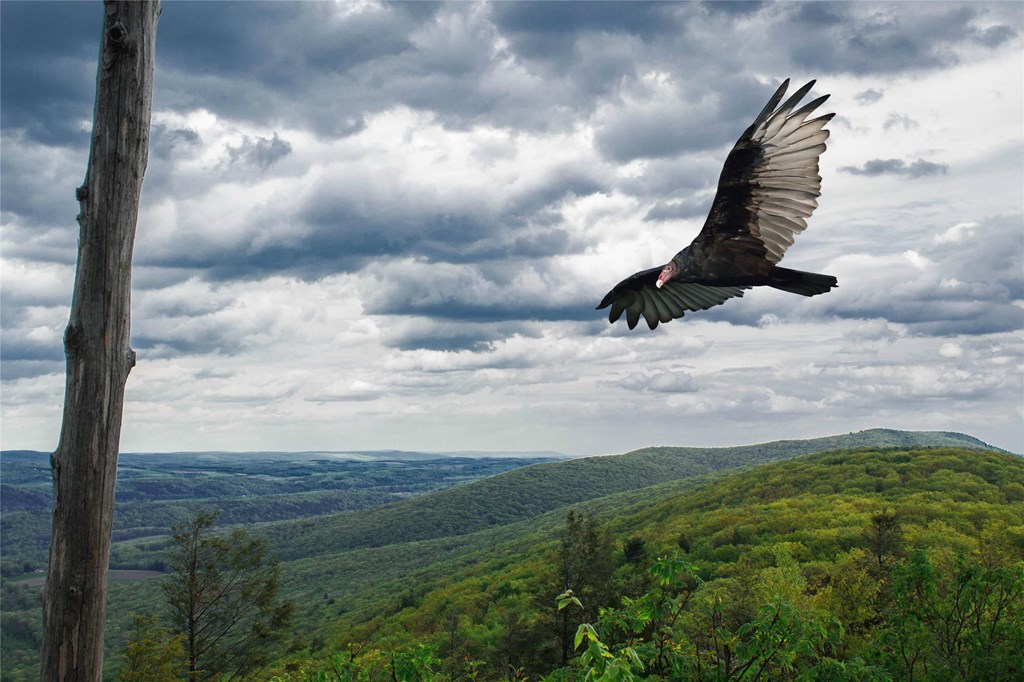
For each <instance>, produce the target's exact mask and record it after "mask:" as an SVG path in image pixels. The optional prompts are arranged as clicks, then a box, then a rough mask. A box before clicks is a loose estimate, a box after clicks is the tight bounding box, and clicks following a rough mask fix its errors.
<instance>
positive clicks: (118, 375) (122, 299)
mask: <svg viewBox="0 0 1024 682" xmlns="http://www.w3.org/2000/svg"><path fill="white" fill-rule="evenodd" d="M159 14H160V4H159V0H156V1H153V2H132V1H120V2H114V1H111V0H107V1H106V2H105V3H104V19H103V34H102V38H101V47H100V61H99V68H98V75H97V79H96V108H95V112H94V120H93V132H92V145H91V148H90V152H89V165H88V168H87V170H86V177H85V184H83V185H82V186H81V187H79V188H78V190H77V191H76V193H75V196H76V198H77V199H78V201H79V203H80V206H81V213H80V215H79V216H78V222H79V226H80V232H79V243H78V269H77V272H76V275H75V290H74V294H73V296H72V301H71V315H70V320H69V322H68V326H67V330H66V331H65V333H64V348H65V353H66V355H67V383H66V387H65V394H64V421H63V424H62V426H61V433H60V442H59V443H58V445H57V450H56V452H54V454H53V456H52V458H51V465H52V467H53V491H54V510H53V531H52V534H51V544H50V565H49V573H48V576H47V581H46V588H45V590H44V591H43V648H42V655H41V667H40V676H39V679H40V680H42V681H44V682H53V681H55V680H60V681H63V680H77V681H89V682H93V681H98V680H100V678H101V673H102V668H103V620H104V614H105V610H106V609H105V602H106V594H107V565H108V560H109V554H110V529H111V524H112V521H113V517H114V483H115V478H116V475H117V455H118V446H119V441H120V437H121V412H122V408H123V405H124V385H125V381H126V380H127V378H128V372H129V371H131V368H132V366H133V365H134V364H135V353H134V351H132V349H131V347H130V346H129V307H130V300H131V261H132V249H133V247H134V243H135V223H136V220H137V218H138V212H139V194H140V192H141V191H142V178H143V174H144V173H145V170H146V162H147V159H148V152H149V123H150V111H151V109H152V101H153V63H154V57H155V46H156V22H157V16H158V15H159Z"/></svg>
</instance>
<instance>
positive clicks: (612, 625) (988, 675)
mask: <svg viewBox="0 0 1024 682" xmlns="http://www.w3.org/2000/svg"><path fill="white" fill-rule="evenodd" d="M5 472H6V470H5ZM7 481H8V479H7V478H6V473H5V483H6V482H7ZM194 501H195V502H196V503H197V507H201V506H204V505H205V506H206V507H207V508H209V507H211V506H214V505H211V502H212V500H210V499H204V500H194ZM6 516H7V514H6V512H5V517H6ZM240 528H242V529H244V530H245V532H248V533H251V534H252V535H253V536H256V537H259V538H260V539H261V542H265V543H266V547H267V548H268V550H269V551H270V552H271V553H272V554H273V555H274V556H275V557H276V560H279V561H280V576H281V580H280V590H281V594H282V595H283V596H285V597H287V598H288V599H289V600H291V601H293V602H294V604H295V606H296V608H295V612H294V614H293V617H292V619H291V621H290V623H289V627H288V631H287V633H286V634H285V636H283V637H281V638H280V641H279V642H278V643H277V644H275V648H274V650H273V652H272V655H269V656H268V657H267V661H266V665H263V666H262V667H261V669H260V670H259V671H258V672H256V673H253V674H252V676H251V679H261V680H277V681H279V682H286V681H287V682H292V681H299V680H366V681H372V680H547V681H555V680H558V681H562V680H783V679H792V680H796V679H800V680H1002V679H1007V680H1008V679H1020V678H1021V676H1022V675H1024V669H1022V665H1021V657H1020V651H1021V650H1024V463H1022V461H1021V458H1020V457H1018V456H1016V455H1012V454H1009V453H1005V452H1001V451H996V450H995V449H991V448H988V447H986V446H985V445H984V444H983V443H980V442H979V441H976V440H974V439H970V438H969V437H964V436H961V435H959V434H938V433H932V432H929V433H924V432H894V431H886V430H873V431H867V432H860V433H858V434H848V435H846V436H837V437H834V438H831V439H817V441H785V442H777V443H766V444H761V445H758V446H748V447H746V448H732V449H729V448H716V449H697V448H649V449H646V450H641V451H637V452H633V453H628V454H625V455H618V456H608V457H599V458H586V459H578V460H565V461H551V462H543V463H535V464H531V465H529V466H518V467H517V468H515V469H513V470H509V471H505V472H504V473H501V474H498V475H493V476H486V477H483V478H479V479H478V480H474V481H472V482H465V481H464V482H462V483H461V484H458V485H455V486H454V487H449V488H448V489H446V490H442V491H438V492H431V493H426V494H422V495H418V496H416V497H413V498H411V499H405V500H401V501H397V502H390V503H388V504H384V505H382V506H376V507H372V508H365V509H361V510H354V511H347V512H342V513H336V514H326V515H319V516H315V517H310V518H292V519H288V520H280V521H273V522H265V523H258V522H250V523H238V522H235V523H222V524H221V525H220V526H218V531H219V532H223V533H229V532H236V531H238V530H239V529H240ZM169 532H170V531H169V530H165V531H164V532H163V534H162V535H160V534H156V533H155V532H154V533H153V534H152V535H147V536H144V537H136V538H128V539H125V540H123V541H122V542H119V543H118V546H117V548H116V552H115V554H116V558H117V561H118V562H119V564H120V565H122V566H124V567H135V568H143V567H147V566H148V567H152V566H154V565H155V564H154V561H155V560H156V558H158V557H161V556H163V557H166V555H167V552H168V550H169V545H168V537H167V535H168V533H169ZM165 568H166V567H165ZM167 580H168V576H166V575H162V576H156V577H153V578H150V579H146V580H131V581H123V582H122V581H117V582H115V583H114V584H113V585H112V589H111V596H110V604H109V607H108V611H109V614H108V636H107V639H108V641H107V649H108V655H107V676H106V677H107V678H108V679H112V680H113V679H124V680H129V679H143V678H139V677H132V676H131V673H130V671H129V666H128V665H127V663H128V661H129V660H133V661H135V662H137V660H136V659H137V655H136V654H137V652H138V645H139V643H140V642H142V643H145V644H146V650H147V651H151V652H162V655H167V656H170V657H171V658H173V656H174V655H175V653H174V652H175V651H176V649H175V648H174V642H175V637H177V636H178V635H177V633H176V632H175V631H174V628H173V627H171V623H170V619H169V618H168V609H167V604H166V603H165V602H164V600H163V599H162V594H163V591H162V589H161V583H162V582H166V581H167ZM28 582H29V581H28V580H26V579H25V576H24V575H21V576H17V577H13V576H8V577H5V578H3V585H2V589H3V601H4V603H3V610H4V613H3V619H4V621H3V625H4V627H3V629H4V637H3V658H4V660H3V669H2V673H0V674H2V676H3V679H4V680H12V681H13V680H21V679H35V678H33V677H32V670H33V664H32V658H31V645H32V644H33V640H34V638H35V637H37V636H38V630H37V628H38V623H37V621H36V620H35V618H36V613H35V612H36V611H37V610H38V597H37V593H38V589H39V588H38V587H37V586H33V585H30V584H27V583H28ZM140 617H141V618H140ZM147 619H148V620H147ZM140 623H141V625H140ZM133 646H134V647H135V648H134V649H133ZM132 652H135V653H132ZM168 652H170V653H168ZM133 656H136V658H133ZM151 670H156V668H151ZM162 670H164V671H165V673H166V677H161V678H160V679H185V677H184V676H182V675H181V672H180V671H181V668H180V667H175V665H173V661H172V662H171V663H168V665H167V666H165V667H164V668H163V669H162ZM161 674H164V673H161ZM151 679H156V678H151ZM204 679H227V678H226V677H223V678H218V677H210V678H204Z"/></svg>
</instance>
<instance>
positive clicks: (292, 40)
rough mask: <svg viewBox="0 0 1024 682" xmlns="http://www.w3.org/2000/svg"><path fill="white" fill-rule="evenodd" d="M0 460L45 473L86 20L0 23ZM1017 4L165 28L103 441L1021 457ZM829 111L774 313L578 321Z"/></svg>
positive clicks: (76, 10)
mask: <svg viewBox="0 0 1024 682" xmlns="http://www.w3.org/2000/svg"><path fill="white" fill-rule="evenodd" d="M0 12H2V16H0V29H2V39H0V48H2V55H0V57H2V59H0V64H2V81H0V83H2V93H0V95H2V96H0V106H2V140H0V142H2V186H0V191H2V195H0V197H2V252H0V255H2V290H0V295H2V344H0V353H2V447H4V448H35V449H40V450H52V449H53V448H54V447H55V446H56V442H57V436H58V432H59V429H60V418H61V403H62V400H63V390H64V355H63V347H62V343H61V337H62V333H63V329H64V326H65V325H66V324H67V319H68V309H69V304H70V299H71V290H72V284H73V278H74V265H75V259H76V255H77V253H76V239H77V229H78V228H77V224H76V223H75V215H76V213H77V209H78V206H77V203H76V202H75V199H74V189H75V187H76V186H77V185H78V184H80V183H81V180H82V178H83V177H84V175H85V167H86V162H87V156H88V142H89V131H90V128H91V119H92V106H93V99H94V89H95V73H96V58H97V54H98V45H99V34H100V26H101V15H102V8H101V6H100V4H99V3H92V2H87V3H73V4H63V3H37V2H29V3H19V2H9V1H7V0H5V1H4V2H2V3H0ZM1022 15H1024V6H1022V5H1021V4H1020V3H1018V2H1006V3H992V4H986V3H979V2H965V3H954V2H940V3H934V4H931V3H925V2H916V3H899V4H896V3H893V4H872V3H849V4H847V3H843V4H826V3H792V4H770V3H725V4H715V3H710V4H699V3H682V4H674V3H668V4H642V3H626V4H617V3H597V4H587V3H582V2H580V3H577V2H566V3H554V4H547V3H469V2H458V3H452V4H428V3H412V4H381V3H377V2H372V1H371V2H351V3H334V2H329V3H273V2H261V3H228V2H221V3H187V2H172V1H167V2H165V3H164V9H163V15H162V16H161V18H160V22H159V30H158V32H157V67H156V85H155V92H154V110H153V130H152V139H151V151H150V159H149V168H148V171H147V173H146V180H145V187H144V191H143V195H142V208H141V215H140V220H139V225H138V232H137V240H136V251H135V259H134V277H133V281H134V292H133V313H132V345H133V347H134V348H135V350H136V351H137V353H138V365H137V366H136V367H135V369H134V370H133V371H132V373H131V375H130V377H129V379H128V385H127V393H126V408H125V418H124V429H123V433H122V450H124V451H169V450H204V449H206V450H212V449H228V450H246V449H282V450H306V449H332V450H346V449H379V448H401V449H425V450H458V449H486V450H514V449H516V450H526V449H545V450H546V449H551V450H559V451H562V452H566V453H571V454H591V453H613V452H623V451H626V450H629V449H632V448H636V447H641V446H646V445H669V444H678V445H733V444H743V443H752V442H759V441H765V440H771V439H778V438H802V437H811V436H820V435H829V434H835V433H842V432H847V431H853V430H859V429H863V428H870V427H875V426H882V427H891V428H900V429H929V430H931V429H938V430H951V431H961V432H966V433H969V434H971V435H974V436H977V437H979V438H982V439H984V440H986V441H988V442H990V443H992V444H995V445H998V446H1001V447H1004V448H1008V449H1011V450H1014V451H1016V452H1022V451H1024V414H1022V402H1024V398H1022V396H1024V369H1022V366H1024V334H1022V330H1024V225H1022V221H1024V189H1022V188H1024V130H1022V128H1024V123H1022V121H1024V94H1022V83H1024V60H1022V50H1024V36H1022V31H1024V17H1022ZM786 77H791V78H792V79H793V81H794V83H796V84H800V83H803V82H805V81H806V80H809V79H811V78H817V79H818V82H817V85H816V86H815V88H814V90H813V93H812V94H813V95H819V94H825V93H831V95H832V97H831V99H830V100H829V101H828V102H827V104H826V105H825V106H824V107H823V108H822V113H827V112H832V111H834V112H836V117H835V119H834V120H833V121H832V123H831V124H830V126H829V127H830V129H831V130H832V137H831V139H830V140H829V143H828V147H829V148H828V151H827V152H826V153H825V154H824V156H823V157H822V163H821V175H822V177H823V194H822V197H821V200H820V208H819V209H818V210H817V212H816V213H815V215H814V216H813V217H812V218H811V220H810V227H809V228H808V230H807V231H806V232H805V233H804V234H802V235H801V236H800V237H799V238H798V240H797V242H796V244H795V245H794V246H793V247H792V248H791V249H790V250H789V251H788V253H787V255H786V259H785V261H784V262H783V265H785V266H787V267H791V268H797V269H802V270H811V271H817V272H825V273H829V274H832V275H835V276H837V277H838V278H839V282H840V285H839V288H838V289H836V290H834V291H832V292H831V293H829V294H827V295H823V296H818V297H815V298H811V299H808V298H803V297H799V296H794V295H792V294H786V293H783V292H777V291H774V290H770V289H757V290H754V291H751V292H748V293H747V295H746V296H745V297H744V298H742V299H734V300H732V301H729V302H728V303H727V304H726V305H724V306H721V307H719V308H716V309H713V310H710V311H706V312H701V313H690V314H687V316H686V317H685V318H683V319H682V320H677V321H674V322H672V323H669V324H666V325H662V326H660V327H659V328H658V329H657V330H655V331H653V332H652V331H650V330H648V329H647V328H646V325H644V324H641V325H640V326H639V327H638V328H637V329H635V330H633V331H629V330H628V329H626V327H625V325H624V324H623V323H622V322H620V323H619V324H616V325H614V326H612V325H609V324H608V321H607V318H606V316H605V313H606V311H595V310H594V306H595V305H596V304H597V302H598V301H600V299H601V298H602V296H603V295H604V293H605V292H606V291H607V290H608V289H609V288H610V287H611V286H612V285H614V284H615V283H616V282H618V281H619V280H620V279H622V278H624V277H626V276H627V275H629V274H631V273H633V272H634V271H636V270H639V269H642V268H648V267H653V266H655V265H660V264H663V263H664V262H666V261H667V260H668V259H669V258H670V257H671V256H672V255H673V254H674V253H675V252H676V251H677V250H679V249H680V248H682V247H683V246H685V245H686V244H688V243H689V241H690V240H691V239H692V238H693V237H694V236H695V235H696V233H697V232H698V231H699V229H700V227H701V225H702V224H703V220H704V216H705V214H706V211H707V208H708V206H709V204H710V202H711V199H712V197H713V195H714V190H715V183H716V181H717V178H718V173H719V171H720V169H721V164H722V162H723V160H724V158H725V155H726V154H727V152H728V149H729V148H730V146H731V145H732V143H733V142H734V141H735V139H736V138H737V137H738V135H739V134H740V133H741V132H742V131H743V129H744V128H745V127H746V126H747V125H748V124H749V123H750V121H751V120H752V119H753V117H754V116H755V115H756V114H757V112H758V111H759V110H760V108H761V106H762V105H763V104H764V102H765V101H766V100H767V98H768V97H769V96H770V95H771V94H772V92H773V91H774V89H775V88H776V87H777V85H778V84H779V82H780V81H782V80H783V79H784V78H786Z"/></svg>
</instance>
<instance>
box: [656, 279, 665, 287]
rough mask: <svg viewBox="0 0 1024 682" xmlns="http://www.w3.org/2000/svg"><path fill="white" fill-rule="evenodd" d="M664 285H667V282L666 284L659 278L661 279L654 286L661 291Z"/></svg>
mask: <svg viewBox="0 0 1024 682" xmlns="http://www.w3.org/2000/svg"><path fill="white" fill-rule="evenodd" d="M664 283H665V282H664V280H662V279H661V278H660V277H659V278H658V281H657V282H655V283H654V286H656V287H658V288H659V289H660V288H661V285H662V284H664Z"/></svg>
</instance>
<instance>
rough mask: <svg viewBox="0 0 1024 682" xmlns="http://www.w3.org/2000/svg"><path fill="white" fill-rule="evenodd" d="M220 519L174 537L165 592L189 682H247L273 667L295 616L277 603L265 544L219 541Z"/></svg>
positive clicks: (285, 603)
mask: <svg viewBox="0 0 1024 682" xmlns="http://www.w3.org/2000/svg"><path fill="white" fill-rule="evenodd" d="M217 516H218V512H215V511H203V510H200V511H197V512H196V513H195V514H194V515H193V516H192V517H191V518H190V519H189V520H187V521H185V522H184V523H182V524H180V525H176V526H174V527H173V528H172V529H171V530H172V545H171V546H172V549H171V552H170V556H169V562H168V563H169V567H170V569H171V575H170V577H169V578H168V579H167V580H166V581H165V582H164V584H163V589H164V594H165V596H166V598H167V604H168V605H169V606H170V610H171V620H172V623H173V624H174V627H175V629H176V630H177V632H180V633H181V634H182V635H183V636H184V646H185V652H186V656H187V658H188V674H189V679H190V680H192V682H199V681H201V680H212V679H222V678H224V679H228V680H236V679H247V678H248V676H250V675H252V674H253V673H254V672H255V671H257V670H259V669H261V668H262V667H264V666H265V665H266V664H267V663H268V662H270V661H271V660H273V658H274V655H275V653H276V650H277V649H278V646H279V645H280V643H281V640H282V639H283V636H284V635H285V634H286V632H287V630H288V626H289V625H290V624H291V619H292V615H293V613H294V611H295V604H294V602H291V601H289V600H283V599H281V598H279V596H278V590H279V587H280V582H281V580H280V578H281V568H280V564H279V563H278V561H277V560H276V559H273V558H270V557H268V555H267V544H266V541H265V540H262V539H260V538H254V537H252V536H251V535H250V534H249V533H248V532H246V531H245V530H243V529H240V528H239V529H235V530H234V531H232V532H231V533H228V534H214V532H213V527H214V524H215V523H216V521H217Z"/></svg>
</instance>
